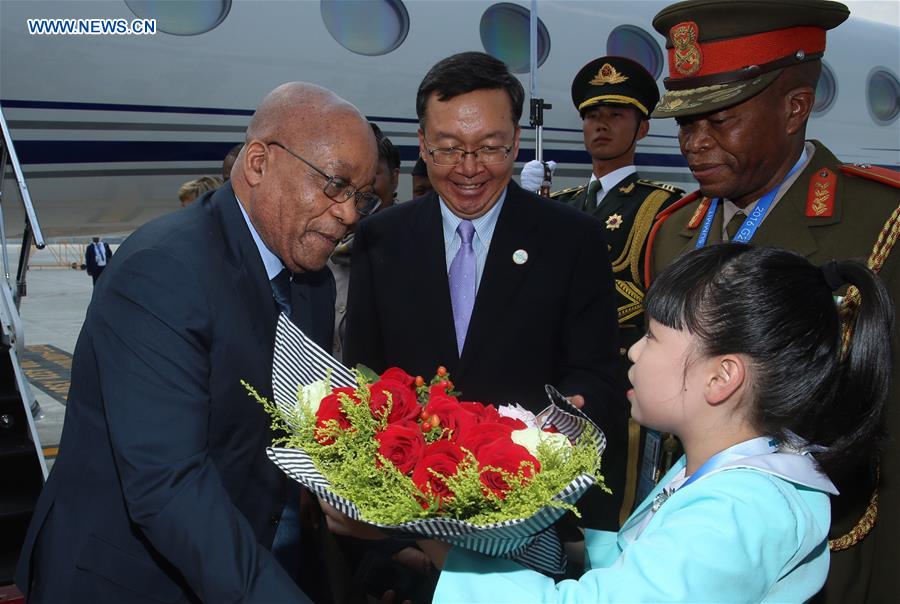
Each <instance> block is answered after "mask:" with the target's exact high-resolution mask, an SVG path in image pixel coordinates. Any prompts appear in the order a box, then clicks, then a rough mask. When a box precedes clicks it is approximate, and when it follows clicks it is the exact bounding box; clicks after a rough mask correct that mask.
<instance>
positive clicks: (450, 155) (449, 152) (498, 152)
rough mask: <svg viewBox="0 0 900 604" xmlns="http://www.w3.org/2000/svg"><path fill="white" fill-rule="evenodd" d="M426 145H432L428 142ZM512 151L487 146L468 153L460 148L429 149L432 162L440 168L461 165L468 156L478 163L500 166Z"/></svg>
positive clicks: (510, 148) (496, 146)
mask: <svg viewBox="0 0 900 604" xmlns="http://www.w3.org/2000/svg"><path fill="white" fill-rule="evenodd" d="M425 143H426V144H430V143H428V141H427V140H426V141H425ZM510 151H512V147H506V146H504V145H485V146H483V147H478V148H477V149H475V150H474V151H466V150H465V149H460V148H459V147H435V148H434V149H428V153H429V154H431V159H432V161H434V163H435V165H438V166H455V165H458V164H461V163H462V162H463V161H464V160H465V159H466V155H472V156H474V157H475V160H476V161H480V162H481V163H483V164H499V163H500V162H502V161H503V160H505V159H506V158H507V157H509V152H510Z"/></svg>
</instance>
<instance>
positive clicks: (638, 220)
mask: <svg viewBox="0 0 900 604" xmlns="http://www.w3.org/2000/svg"><path fill="white" fill-rule="evenodd" d="M671 196H672V194H671V193H670V192H668V191H667V190H665V189H654V190H653V192H652V193H650V194H649V195H647V198H646V199H644V201H643V202H642V203H641V209H640V210H638V212H637V215H636V216H635V217H634V224H633V225H632V226H631V232H629V233H628V239H627V240H626V241H625V246H624V247H623V248H622V253H621V254H620V255H619V257H618V258H616V259H615V261H614V262H613V263H612V270H613V273H618V272H620V271H622V270H624V269H625V268H626V267H629V266H630V268H631V279H632V281H633V282H634V283H636V284H637V285H638V287H643V284H642V283H641V268H640V262H641V249H642V248H643V247H644V241H646V239H647V235H648V234H649V233H650V229H651V228H652V227H653V219H654V218H656V215H657V214H658V213H659V208H660V207H662V204H663V203H665V201H666V200H667V199H668V198H669V197H671Z"/></svg>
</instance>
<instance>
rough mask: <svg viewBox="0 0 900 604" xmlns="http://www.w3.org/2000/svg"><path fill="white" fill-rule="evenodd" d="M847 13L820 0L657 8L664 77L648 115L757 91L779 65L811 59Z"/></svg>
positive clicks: (724, 102)
mask: <svg viewBox="0 0 900 604" xmlns="http://www.w3.org/2000/svg"><path fill="white" fill-rule="evenodd" d="M849 15H850V11H849V9H848V8H847V7H846V6H844V5H843V4H841V3H840V2H831V1H828V0H688V1H687V2H679V3H677V4H673V5H672V6H669V7H667V8H664V9H663V10H661V11H660V12H659V13H658V14H657V15H656V17H654V19H653V27H654V28H655V29H656V31H658V32H659V33H661V34H662V35H664V36H665V37H666V48H667V50H668V53H669V77H667V78H666V79H665V80H664V85H665V88H666V93H665V94H664V95H663V98H662V101H660V103H659V105H657V107H656V111H655V112H654V113H653V117H679V116H687V115H696V114H699V113H707V112H710V111H716V110H718V109H722V108H724V107H728V106H731V105H735V104H737V103H740V102H741V101H744V100H746V99H749V98H751V97H753V96H755V95H757V94H759V93H760V92H762V91H763V90H764V89H765V88H766V87H767V86H768V85H769V84H771V83H772V82H773V81H775V78H777V77H778V76H779V75H780V74H781V72H782V70H783V69H784V68H785V67H789V66H791V65H798V64H800V63H803V62H806V61H814V60H818V59H820V58H821V57H822V55H823V54H824V52H825V32H826V31H827V30H829V29H832V28H835V27H837V26H838V25H840V24H841V23H843V22H844V20H846V19H847V17H848V16H849Z"/></svg>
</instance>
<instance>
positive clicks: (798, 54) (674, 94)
mask: <svg viewBox="0 0 900 604" xmlns="http://www.w3.org/2000/svg"><path fill="white" fill-rule="evenodd" d="M848 16H849V10H848V9H847V7H846V6H844V5H843V4H840V3H838V2H827V1H824V0H778V1H774V0H755V1H751V0H690V1H688V2H680V3H678V4H674V5H672V6H670V7H668V8H666V9H664V10H662V11H661V12H660V13H659V14H658V15H656V17H655V19H654V20H653V26H654V27H655V28H656V30H657V31H659V32H660V33H661V34H663V35H664V36H666V40H667V43H666V47H667V49H668V54H669V71H670V73H669V77H668V78H666V80H665V87H666V92H665V94H664V96H663V98H662V100H661V101H660V103H659V104H658V105H657V107H656V110H655V112H654V113H653V117H655V118H665V117H672V118H675V119H676V120H677V122H678V139H679V144H680V146H681V151H682V153H683V154H684V156H685V158H686V160H687V163H688V165H689V166H690V168H691V171H692V173H693V175H694V177H695V178H696V179H697V181H698V182H699V184H700V190H699V191H697V192H695V193H692V194H690V195H688V196H687V197H685V198H684V199H682V200H680V201H678V202H676V203H675V204H673V205H672V206H670V207H669V208H668V209H666V210H665V211H664V212H662V214H661V215H660V218H659V219H658V222H657V225H656V226H654V230H653V232H652V233H651V236H650V239H649V241H648V245H647V257H646V268H647V272H648V274H647V275H646V276H647V278H648V279H649V277H650V275H649V273H651V272H652V273H658V272H659V271H661V270H662V269H663V268H664V267H665V266H666V265H667V264H668V263H669V262H671V261H672V260H673V259H674V258H675V257H677V256H678V255H680V254H683V253H685V252H687V251H689V250H692V249H694V248H697V247H702V246H704V245H707V244H711V243H718V242H721V241H726V240H730V241H736V242H752V243H753V244H757V245H773V246H779V247H783V248H788V249H792V250H794V251H797V252H799V253H802V254H804V255H805V256H806V257H807V258H808V259H809V260H810V261H811V262H814V263H826V262H828V261H829V260H831V259H846V258H861V259H868V263H869V266H870V267H872V268H873V269H874V270H876V271H877V272H879V274H880V276H881V278H882V279H883V280H884V281H885V283H886V284H887V286H888V288H889V290H890V292H891V296H892V298H893V299H894V302H895V304H896V303H897V302H898V301H900V268H898V265H900V253H893V254H892V253H891V246H892V245H893V241H895V240H896V238H897V235H898V231H900V227H898V223H897V210H898V204H900V189H898V188H900V175H898V173H897V172H896V171H891V170H886V169H880V168H873V167H868V166H849V165H845V164H842V163H841V162H840V161H839V160H838V159H837V158H836V157H835V156H834V155H833V154H832V153H831V152H830V151H829V150H828V149H827V148H825V146H824V145H822V144H821V143H819V142H817V141H807V140H805V135H806V125H807V120H808V119H809V115H810V112H811V111H812V108H813V105H814V102H815V90H816V83H817V81H818V78H819V74H820V71H821V62H820V60H821V57H822V55H823V53H824V51H825V38H826V31H827V30H829V29H832V28H834V27H837V26H838V25H839V24H840V23H842V22H843V21H844V20H845V19H846V18H847V17H848ZM882 234H884V236H883V237H880V236H881V235H882ZM835 293H836V294H839V295H842V296H845V298H844V302H842V305H843V306H844V308H845V309H847V311H848V316H852V302H854V301H855V302H859V303H861V304H865V303H866V301H865V300H861V301H859V300H858V299H856V300H854V296H853V295H852V294H851V295H847V294H848V292H846V291H844V290H843V289H840V290H838V291H836V292H835ZM896 337H897V336H896V332H895V335H894V338H895V340H894V346H895V350H897V349H898V348H897V340H896ZM893 376H894V386H893V389H892V392H891V394H890V397H889V400H888V402H887V405H886V407H885V417H884V421H885V427H886V430H887V432H888V438H887V439H885V441H884V442H883V443H873V445H880V450H875V449H876V447H875V446H873V451H872V452H871V453H872V454H871V456H869V457H868V458H866V459H864V460H863V461H862V462H860V463H854V464H852V468H851V469H849V470H848V471H847V472H846V475H845V476H836V477H833V478H834V479H835V482H836V483H837V485H838V488H839V490H840V492H841V495H840V496H838V497H835V498H833V500H832V526H831V535H830V537H831V539H830V541H829V547H830V549H831V553H832V556H831V570H830V571H829V577H828V581H827V582H826V584H825V587H824V589H823V591H822V592H821V593H820V594H819V596H818V597H817V599H818V600H819V601H827V602H866V601H868V602H885V601H895V600H896V598H897V594H898V593H900V573H898V572H897V560H898V559H900V546H898V544H900V520H898V518H900V515H898V513H897V510H898V509H900V498H898V497H900V489H898V477H900V466H898V462H900V451H898V438H900V422H898V418H900V413H898V411H900V409H898V407H900V396H898V385H900V377H898V373H897V364H896V363H894V370H893ZM847 404H852V401H847ZM748 572H752V569H748Z"/></svg>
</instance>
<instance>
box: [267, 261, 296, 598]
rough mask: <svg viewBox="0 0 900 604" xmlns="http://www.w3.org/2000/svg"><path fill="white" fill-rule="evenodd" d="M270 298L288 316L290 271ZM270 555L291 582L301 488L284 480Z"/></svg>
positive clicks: (277, 278)
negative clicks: (284, 494)
mask: <svg viewBox="0 0 900 604" xmlns="http://www.w3.org/2000/svg"><path fill="white" fill-rule="evenodd" d="M271 283H272V296H273V297H274V298H275V302H276V304H278V307H279V308H280V309H281V310H282V312H284V314H286V315H287V316H288V317H290V316H291V272H290V271H289V270H287V269H282V271H281V272H280V273H278V274H277V275H275V277H273V278H272V281H271ZM272 555H274V556H275V559H276V560H278V562H279V564H281V566H282V568H284V570H285V571H287V573H288V574H289V575H290V576H291V578H293V579H294V581H295V582H296V581H298V580H299V577H300V575H299V573H300V563H301V560H300V485H299V484H297V483H296V482H294V481H293V480H291V479H290V478H288V479H287V499H286V501H285V502H284V509H283V510H282V512H281V518H280V519H279V521H278V528H277V530H276V531H275V539H274V540H273V541H272Z"/></svg>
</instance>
